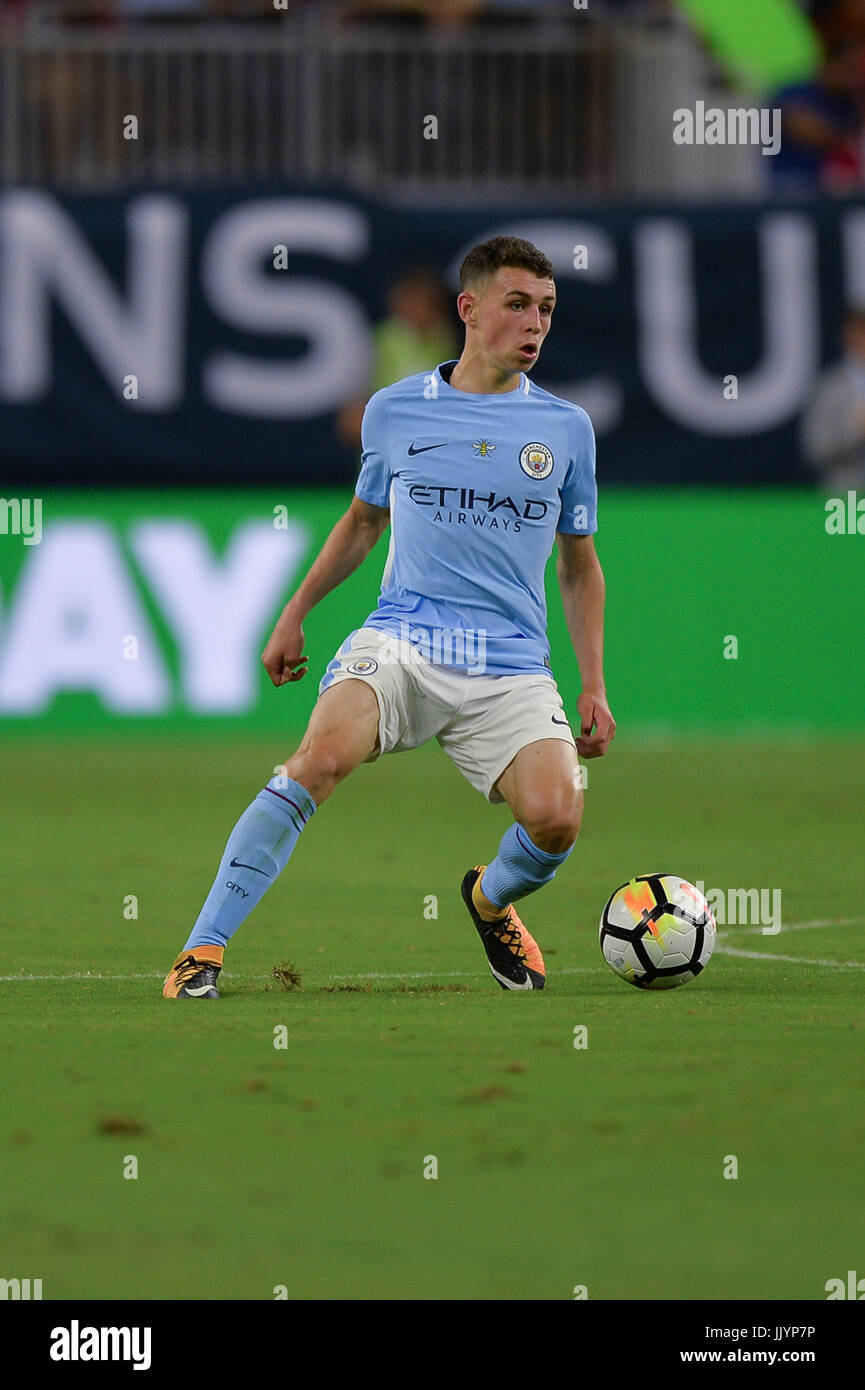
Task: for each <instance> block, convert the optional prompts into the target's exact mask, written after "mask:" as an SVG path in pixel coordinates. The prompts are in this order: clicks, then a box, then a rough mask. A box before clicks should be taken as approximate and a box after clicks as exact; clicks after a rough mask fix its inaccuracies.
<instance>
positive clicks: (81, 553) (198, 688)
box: [0, 520, 309, 715]
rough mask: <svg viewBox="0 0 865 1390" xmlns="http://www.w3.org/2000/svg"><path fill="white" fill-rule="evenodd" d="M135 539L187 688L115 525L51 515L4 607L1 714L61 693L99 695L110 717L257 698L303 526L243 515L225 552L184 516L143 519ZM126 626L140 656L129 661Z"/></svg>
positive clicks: (219, 706) (241, 705) (241, 704)
mask: <svg viewBox="0 0 865 1390" xmlns="http://www.w3.org/2000/svg"><path fill="white" fill-rule="evenodd" d="M130 539H131V548H132V551H133V553H134V556H135V559H136V560H137V562H138V564H139V565H140V567H141V570H142V572H143V575H144V577H145V578H146V580H147V582H148V587H149V590H150V592H151V593H152V595H153V597H154V599H155V601H156V603H157V606H158V607H160V608H161V609H162V611H163V613H164V616H165V618H166V620H167V622H168V624H169V625H170V627H171V630H172V635H173V636H174V639H175V641H176V644H177V650H178V653H179V657H180V662H179V664H180V672H181V674H180V690H179V691H175V690H174V688H173V681H172V677H171V674H170V672H169V670H168V668H167V665H166V662H165V659H164V657H163V654H162V652H161V650H160V648H159V644H158V642H157V640H156V637H155V635H154V633H153V631H152V628H151V625H150V622H149V619H148V616H147V612H146V610H145V608H144V607H143V605H142V603H141V601H140V599H139V596H138V593H137V591H136V587H135V584H134V582H133V579H132V577H131V575H130V573H129V570H128V568H127V565H126V561H125V559H124V555H123V551H122V549H121V546H120V543H119V541H118V538H117V536H116V534H115V532H114V531H113V529H112V528H111V527H110V526H109V525H107V524H106V523H104V522H101V521H91V520H87V521H72V520H70V521H63V522H55V523H52V524H51V525H50V526H47V527H46V528H45V532H44V535H43V540H42V544H41V545H40V546H36V547H34V548H32V549H30V550H28V551H27V556H28V559H27V561H26V562H25V564H24V565H23V567H22V569H21V573H20V577H19V579H18V583H17V587H16V589H15V591H14V593H13V594H12V595H11V597H10V598H9V599H8V601H7V605H6V612H5V614H0V617H2V618H3V622H2V627H0V715H3V714H25V713H26V714H38V713H40V712H41V711H42V710H44V709H45V708H46V707H47V706H48V705H49V704H50V702H51V701H52V700H53V699H54V697H55V696H56V695H57V694H58V693H60V692H61V691H66V690H76V691H82V690H83V691H92V692H93V693H94V694H96V695H97V696H98V697H99V698H100V700H101V701H102V703H103V705H104V706H105V708H106V709H107V710H108V711H110V712H112V713H115V714H161V713H164V712H165V711H168V710H170V709H171V708H172V706H173V705H175V704H177V703H180V704H183V705H185V706H186V707H187V708H188V709H190V710H193V711H195V712H197V713H204V714H223V713H224V714H236V713H238V712H241V711H243V710H244V709H248V708H249V707H250V706H251V705H253V704H254V703H255V700H256V683H257V680H258V678H259V676H260V665H259V662H258V656H259V653H260V651H261V647H262V646H263V644H264V640H265V638H266V636H267V630H268V629H269V624H270V621H271V619H272V617H273V613H274V610H275V609H276V608H277V607H278V605H279V600H280V597H281V595H282V594H283V593H284V592H285V591H286V590H287V588H288V587H289V584H290V582H291V580H292V578H293V577H294V574H295V572H296V570H297V568H298V565H299V564H300V562H301V560H302V557H303V555H304V553H305V551H306V549H307V546H308V544H309V535H308V533H307V530H306V528H305V527H303V526H302V525H300V524H299V523H296V522H291V523H290V524H289V526H288V527H287V528H286V529H285V530H281V531H275V530H274V529H273V526H272V525H271V523H270V521H269V520H265V521H254V522H245V523H242V524H240V525H239V526H238V527H237V529H236V530H235V532H234V535H233V537H232V539H231V541H230V543H229V545H228V548H227V550H226V552H225V555H224V557H223V558H222V559H219V560H217V559H215V558H214V556H213V555H212V552H211V551H210V548H209V542H208V540H207V538H206V535H205V534H204V532H203V531H202V530H201V528H199V527H198V526H196V525H195V524H194V523H191V522H187V521H174V520H171V521H155V522H141V523H139V524H138V525H137V526H135V527H134V528H133V530H132V532H131V538H130ZM130 632H134V633H135V634H136V636H137V639H138V658H137V660H135V661H126V660H124V659H123V648H122V644H123V640H124V636H125V634H127V633H130Z"/></svg>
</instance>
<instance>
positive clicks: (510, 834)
mask: <svg viewBox="0 0 865 1390" xmlns="http://www.w3.org/2000/svg"><path fill="white" fill-rule="evenodd" d="M573 848H574V847H573V845H571V848H570V849H566V850H565V852H564V854H547V852H546V850H543V849H538V847H537V845H536V844H534V842H533V841H532V840H530V839H529V836H528V832H527V831H526V830H524V829H523V827H522V826H521V825H516V824H515V825H511V826H509V827H508V829H507V830H506V831H505V833H504V835H503V836H502V840H501V844H500V845H499V852H498V854H497V855H496V857H495V859H494V860H493V862H492V864H490V865H489V867H488V868H487V869H486V870H485V872H484V876H483V880H482V882H481V892H482V893H483V895H484V897H485V898H489V900H490V902H491V903H494V904H495V906H496V907H501V908H505V907H507V905H508V903H512V902H515V901H516V899H517V898H524V897H526V895H527V894H528V893H535V892H537V890H538V889H539V888H543V886H544V884H545V883H549V882H550V879H552V878H555V874H556V869H557V868H558V867H559V865H560V864H564V862H565V860H566V859H567V857H568V855H569V854H570V853H571V852H572V850H573Z"/></svg>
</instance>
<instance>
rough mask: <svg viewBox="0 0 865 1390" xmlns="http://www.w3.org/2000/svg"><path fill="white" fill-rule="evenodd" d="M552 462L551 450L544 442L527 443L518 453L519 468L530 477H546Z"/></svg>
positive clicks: (551, 469) (553, 460)
mask: <svg viewBox="0 0 865 1390" xmlns="http://www.w3.org/2000/svg"><path fill="white" fill-rule="evenodd" d="M554 463H555V459H554V458H553V455H552V451H551V450H550V449H548V448H547V446H546V444H538V443H537V442H536V443H534V444H527V445H526V447H525V448H524V449H523V450H522V452H521V454H520V468H521V469H522V470H523V472H524V473H525V474H527V475H528V477H530V478H538V479H540V478H548V477H549V476H550V474H551V473H552V471H553V464H554Z"/></svg>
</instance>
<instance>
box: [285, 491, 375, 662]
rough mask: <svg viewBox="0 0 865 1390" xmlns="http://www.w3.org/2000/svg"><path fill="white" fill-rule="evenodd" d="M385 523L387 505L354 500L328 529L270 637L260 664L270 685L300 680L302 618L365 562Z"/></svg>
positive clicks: (303, 657)
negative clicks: (320, 546)
mask: <svg viewBox="0 0 865 1390" xmlns="http://www.w3.org/2000/svg"><path fill="white" fill-rule="evenodd" d="M389 521H390V511H389V510H388V508H387V507H374V506H373V505H372V504H371V503H370V502H363V501H361V499H360V498H359V497H354V498H353V499H352V503H351V506H350V507H349V509H348V511H347V512H346V513H345V515H344V516H342V517H340V519H339V521H338V522H337V523H336V525H335V526H334V528H333V530H332V531H331V533H330V535H329V536H328V538H327V540H326V541H325V543H324V545H323V546H322V548H321V550H320V551H319V553H318V555H317V556H316V559H315V560H314V561H313V563H312V566H311V568H310V570H309V573H308V574H307V576H306V578H305V579H304V580H303V583H302V584H301V585H300V587H299V589H298V590H297V591H296V593H295V594H294V595H293V596H292V598H290V599H289V601H288V603H287V604H286V605H285V608H284V609H283V610H282V614H281V616H280V618H279V619H278V621H277V624H276V626H275V628H274V629H273V632H272V633H271V635H270V637H269V639H268V643H267V646H266V647H265V649H264V651H263V652H262V655H261V660H262V662H263V664H264V666H265V667H266V669H267V673H268V675H269V676H270V679H271V680H272V681H273V684H274V685H285V684H287V683H288V682H289V681H299V680H301V679H302V678H303V677H304V676H305V675H306V672H307V665H306V663H307V661H308V657H306V656H304V654H303V648H304V640H305V639H304V635H303V626H302V624H303V620H304V618H305V617H306V615H307V613H309V612H310V611H311V610H312V609H313V608H314V607H315V605H316V604H317V603H320V602H321V600H322V599H323V598H324V597H325V596H326V595H327V594H329V593H330V592H331V591H332V590H333V589H335V588H336V587H337V585H339V584H341V583H342V581H343V580H344V579H347V578H348V576H349V575H350V574H354V571H355V570H356V569H357V568H358V566H359V565H360V564H362V562H363V561H364V560H365V559H366V557H367V555H368V554H369V552H370V551H371V550H372V548H373V546H374V545H375V543H376V541H377V540H378V538H379V536H380V535H381V533H382V531H384V529H385V527H386V526H387V524H388V522H389Z"/></svg>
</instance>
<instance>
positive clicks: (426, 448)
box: [408, 440, 447, 454]
mask: <svg viewBox="0 0 865 1390" xmlns="http://www.w3.org/2000/svg"><path fill="white" fill-rule="evenodd" d="M446 443H447V440H444V441H443V443H441V444H422V445H421V447H420V448H419V449H416V448H415V447H414V440H412V442H411V444H409V446H408V451H409V453H410V454H426V453H429V450H430V449H443V448H444V446H445V444H446Z"/></svg>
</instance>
